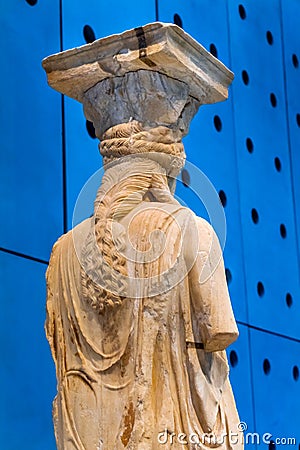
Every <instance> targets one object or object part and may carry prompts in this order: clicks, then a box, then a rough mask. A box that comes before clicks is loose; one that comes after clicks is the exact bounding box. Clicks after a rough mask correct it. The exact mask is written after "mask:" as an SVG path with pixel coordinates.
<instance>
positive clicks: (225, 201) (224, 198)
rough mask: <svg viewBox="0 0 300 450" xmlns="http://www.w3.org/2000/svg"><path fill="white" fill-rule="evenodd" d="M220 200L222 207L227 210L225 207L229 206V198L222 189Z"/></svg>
mask: <svg viewBox="0 0 300 450" xmlns="http://www.w3.org/2000/svg"><path fill="white" fill-rule="evenodd" d="M219 198H220V202H221V204H222V206H223V207H224V208H225V206H226V205H227V197H226V194H225V192H224V191H223V190H222V189H221V190H220V191H219Z"/></svg>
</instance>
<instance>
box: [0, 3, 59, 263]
mask: <svg viewBox="0 0 300 450" xmlns="http://www.w3.org/2000/svg"><path fill="white" fill-rule="evenodd" d="M0 24H1V26H0V34H1V43H2V46H1V58H2V68H1V74H0V77H1V86H2V102H1V105H2V106H1V109H0V123H1V126H2V130H3V131H2V133H1V137H0V141H1V144H0V145H1V160H0V161H1V162H0V165H1V177H0V189H1V197H2V203H1V239H0V241H1V242H0V247H4V248H6V249H10V250H14V251H18V252H21V253H26V254H29V255H32V256H35V257H38V258H42V259H47V258H48V256H49V252H50V249H51V246H52V244H53V243H54V241H55V240H56V239H57V237H58V236H59V235H60V234H61V233H62V230H63V227H62V201H61V200H62V180H61V160H62V155H61V126H60V114H61V112H60V96H59V95H57V94H55V92H51V89H49V88H47V84H46V76H45V74H44V71H43V69H42V67H41V60H42V58H44V57H45V56H47V55H48V54H49V53H55V52H57V51H59V8H58V0H55V1H53V0H45V1H43V2H39V3H38V4H37V5H36V6H30V5H29V4H27V3H26V1H25V0H24V1H17V0H10V1H9V2H5V3H4V2H2V4H1V15H0Z"/></svg>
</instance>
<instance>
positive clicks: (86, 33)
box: [83, 25, 96, 44]
mask: <svg viewBox="0 0 300 450" xmlns="http://www.w3.org/2000/svg"><path fill="white" fill-rule="evenodd" d="M83 37H84V39H85V42H86V43H87V44H90V43H91V42H94V41H95V40H96V36H95V33H94V30H93V28H92V27H90V26H89V25H84V27H83Z"/></svg>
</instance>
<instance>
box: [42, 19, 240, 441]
mask: <svg viewBox="0 0 300 450" xmlns="http://www.w3.org/2000/svg"><path fill="white" fill-rule="evenodd" d="M43 66H44V68H45V70H46V72H47V75H48V82H49V84H50V86H52V87H53V88H54V89H56V90H58V91H59V92H61V93H63V94H65V95H68V96H70V97H72V98H74V99H76V100H78V101H80V102H82V103H83V107H84V113H85V116H86V118H87V119H88V120H89V121H92V122H93V124H94V128H95V132H96V136H97V137H98V138H99V140H100V144H99V149H100V153H101V155H102V157H103V165H104V169H105V172H104V175H103V179H102V182H101V185H100V187H99V190H98V193H97V196H96V199H95V203H94V214H93V216H92V217H90V218H88V219H86V220H84V221H83V222H82V223H80V224H79V225H77V226H76V227H75V228H74V229H73V230H71V231H69V232H68V233H67V234H65V235H63V236H62V237H61V238H60V239H59V240H58V241H57V243H56V244H55V245H54V248H53V251H52V255H51V260H50V264H49V268H48V271H47V320H46V332H47V338H48V340H49V343H50V347H51V351H52V355H53V358H54V361H55V365H56V375H57V382H58V385H57V386H58V387H57V396H56V398H55V400H54V406H53V419H54V425H55V434H56V441H57V447H58V449H59V450H100V449H101V450H124V449H127V450H159V449H163V448H165V449H174V450H179V449H181V450H184V449H207V448H208V447H213V448H219V449H226V450H227V449H236V450H240V449H241V448H242V445H243V444H242V436H241V433H240V432H239V429H238V424H239V418H238V414H237V410H236V406H235V402H234V398H233V394H232V390H231V386H230V383H229V380H228V371H229V370H228V363H227V358H226V353H225V349H226V347H227V346H228V345H229V344H231V343H232V342H233V341H235V339H236V338H237V336H238V330H237V326H236V323H235V320H234V316H233V312H232V308H231V303H230V299H229V295H228V290H227V285H226V279H225V272H224V264H223V259H222V252H221V248H220V245H219V242H218V239H217V237H216V234H215V232H214V230H213V229H212V227H211V225H210V224H209V223H208V222H207V221H205V220H204V219H202V218H199V217H196V216H195V215H194V213H192V211H191V210H190V209H188V208H187V207H184V206H182V205H181V204H180V203H179V202H177V201H176V200H175V199H174V196H173V194H174V189H175V179H176V176H177V175H178V174H179V172H180V170H181V169H182V167H183V166H184V162H185V152H184V148H183V144H182V142H181V139H182V137H183V136H184V135H185V134H187V132H188V127H189V123H190V121H191V119H192V118H193V116H194V115H195V114H196V112H197V109H198V107H199V106H200V105H202V104H206V103H214V102H218V101H222V100H225V99H226V98H227V92H228V86H229V84H230V82H231V81H232V78H233V74H232V73H231V72H230V71H229V70H228V69H227V68H226V67H225V66H224V65H223V64H222V63H220V62H219V61H218V60H217V59H216V58H214V57H213V56H212V55H210V54H209V53H208V52H207V51H206V50H205V49H204V48H203V47H202V46H201V45H200V44H198V43H197V42H196V41H194V40H193V39H192V38H191V37H190V36H189V35H188V34H186V33H185V32H184V31H183V30H182V29H180V28H179V27H177V26H176V25H170V24H162V23H153V24H149V25H146V26H144V27H141V28H136V29H134V30H130V31H126V32H125V33H123V34H120V35H114V36H110V37H108V38H105V39H100V40H97V41H95V42H93V43H91V44H88V45H84V46H82V47H79V48H76V49H73V50H69V51H65V52H62V53H59V54H57V55H53V56H50V57H48V58H46V59H45V60H44V61H43Z"/></svg>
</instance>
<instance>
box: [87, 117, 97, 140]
mask: <svg viewBox="0 0 300 450" xmlns="http://www.w3.org/2000/svg"><path fill="white" fill-rule="evenodd" d="M85 126H86V129H87V132H88V133H89V136H90V137H91V138H92V139H96V133H95V128H94V125H93V122H90V121H89V120H87V121H86V122H85Z"/></svg>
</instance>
